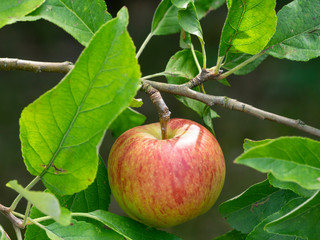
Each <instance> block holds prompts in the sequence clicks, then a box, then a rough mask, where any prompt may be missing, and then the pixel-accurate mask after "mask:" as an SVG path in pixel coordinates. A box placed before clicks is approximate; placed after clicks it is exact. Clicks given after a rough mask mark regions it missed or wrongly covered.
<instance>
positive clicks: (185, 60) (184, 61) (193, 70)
mask: <svg viewBox="0 0 320 240" xmlns="http://www.w3.org/2000/svg"><path fill="white" fill-rule="evenodd" d="M196 56H197V59H198V61H199V62H202V55H201V53H200V52H198V51H196ZM165 72H166V73H167V75H166V78H167V80H168V83H173V84H182V83H186V82H188V81H189V80H191V79H193V78H194V77H195V76H196V75H197V74H198V68H197V66H196V64H195V61H194V58H193V55H192V52H191V50H190V49H185V50H182V51H179V52H177V53H176V54H175V55H174V56H172V57H171V58H170V60H169V62H168V64H167V66H166V70H165ZM194 90H196V91H200V87H196V88H194ZM176 98H177V99H178V100H179V101H180V102H182V103H183V104H184V105H185V106H187V107H188V108H190V109H192V110H193V111H195V112H196V113H197V114H198V115H199V116H200V117H202V118H203V117H205V118H206V119H205V121H206V123H208V120H209V119H208V117H211V118H215V117H219V116H218V114H217V113H215V112H214V111H213V110H210V111H208V112H207V113H206V114H205V110H206V105H205V104H204V103H202V102H199V101H196V100H194V99H190V98H186V97H181V96H176ZM210 121H211V120H210ZM209 127H210V126H209Z"/></svg>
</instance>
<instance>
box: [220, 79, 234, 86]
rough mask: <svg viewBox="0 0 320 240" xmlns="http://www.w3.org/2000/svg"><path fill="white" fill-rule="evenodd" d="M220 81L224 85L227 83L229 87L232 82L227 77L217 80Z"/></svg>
mask: <svg viewBox="0 0 320 240" xmlns="http://www.w3.org/2000/svg"><path fill="white" fill-rule="evenodd" d="M217 81H218V82H219V83H221V84H222V85H225V86H227V87H231V84H230V83H229V82H228V80H227V79H226V78H223V79H219V80H217Z"/></svg>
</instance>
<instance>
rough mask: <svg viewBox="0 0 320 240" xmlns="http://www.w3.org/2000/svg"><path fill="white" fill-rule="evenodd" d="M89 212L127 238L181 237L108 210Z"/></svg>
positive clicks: (156, 238) (137, 239)
mask: <svg viewBox="0 0 320 240" xmlns="http://www.w3.org/2000/svg"><path fill="white" fill-rule="evenodd" d="M88 214H89V215H91V216H92V217H94V219H96V220H97V221H100V222H102V223H103V224H105V225H106V226H108V227H109V228H111V229H112V230H114V231H116V232H117V233H119V234H121V235H122V236H123V237H125V238H126V239H132V240H148V239H150V240H158V239H159V240H163V239H166V240H180V238H178V237H176V236H174V235H171V234H169V233H166V232H164V231H159V230H157V229H155V228H152V227H148V226H146V225H143V224H141V223H138V222H136V221H134V220H132V219H130V218H127V217H123V216H118V215H115V214H113V213H110V212H107V211H102V210H97V211H94V212H91V213H88Z"/></svg>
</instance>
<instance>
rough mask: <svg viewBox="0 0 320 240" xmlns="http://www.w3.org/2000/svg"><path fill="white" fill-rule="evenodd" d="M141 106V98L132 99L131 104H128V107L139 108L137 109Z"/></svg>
mask: <svg viewBox="0 0 320 240" xmlns="http://www.w3.org/2000/svg"><path fill="white" fill-rule="evenodd" d="M142 105H143V101H142V99H141V98H138V99H136V98H133V99H132V101H131V103H130V105H129V107H132V108H139V107H141V106H142Z"/></svg>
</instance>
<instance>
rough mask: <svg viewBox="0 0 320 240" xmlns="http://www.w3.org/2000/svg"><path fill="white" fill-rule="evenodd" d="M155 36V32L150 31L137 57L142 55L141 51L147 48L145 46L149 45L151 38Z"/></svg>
mask: <svg viewBox="0 0 320 240" xmlns="http://www.w3.org/2000/svg"><path fill="white" fill-rule="evenodd" d="M152 37H153V33H152V32H151V33H149V34H148V36H147V38H146V39H145V40H144V42H143V43H142V45H141V47H140V49H139V51H138V53H137V55H136V57H137V59H138V58H139V57H140V55H141V53H142V52H143V50H144V49H145V47H146V46H147V44H148V42H149V41H150V39H151V38H152Z"/></svg>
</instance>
